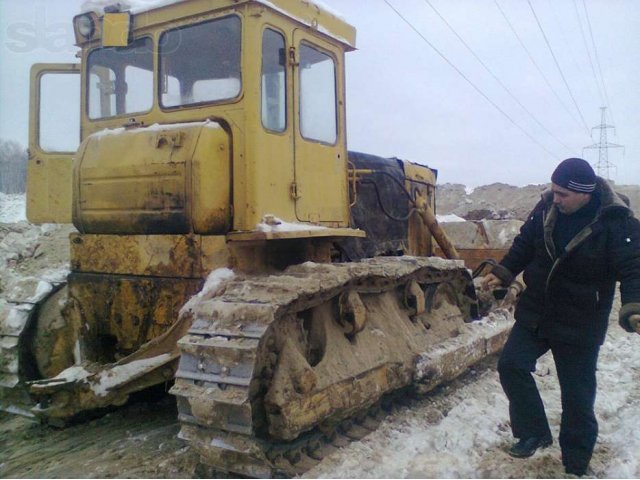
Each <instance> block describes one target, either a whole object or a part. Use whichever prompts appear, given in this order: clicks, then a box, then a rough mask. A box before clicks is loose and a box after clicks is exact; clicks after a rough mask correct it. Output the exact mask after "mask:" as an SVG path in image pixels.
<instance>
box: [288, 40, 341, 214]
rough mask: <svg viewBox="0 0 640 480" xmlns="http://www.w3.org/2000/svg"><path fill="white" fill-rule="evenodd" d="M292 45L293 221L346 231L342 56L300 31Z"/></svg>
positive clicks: (330, 46) (327, 45)
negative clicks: (313, 223) (319, 223)
mask: <svg viewBox="0 0 640 480" xmlns="http://www.w3.org/2000/svg"><path fill="white" fill-rule="evenodd" d="M293 40H294V47H293V55H294V57H295V61H294V65H295V68H294V75H293V78H294V92H295V94H294V98H295V115H294V117H295V122H296V128H295V134H294V151H295V160H294V165H295V184H294V188H293V192H292V194H293V197H294V199H295V202H296V217H297V219H298V220H299V221H302V222H327V223H330V224H331V226H347V225H348V219H349V202H348V193H347V188H348V186H347V163H346V162H347V158H346V156H347V153H346V141H345V132H344V130H345V128H344V101H343V99H344V80H343V79H344V74H343V58H344V55H343V52H342V50H341V49H340V48H339V47H337V46H334V45H331V44H329V43H328V42H324V41H322V40H320V39H319V38H317V37H314V36H312V35H311V34H309V33H307V32H305V31H303V30H295V31H294V35H293Z"/></svg>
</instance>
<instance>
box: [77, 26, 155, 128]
mask: <svg viewBox="0 0 640 480" xmlns="http://www.w3.org/2000/svg"><path fill="white" fill-rule="evenodd" d="M88 64H89V69H88V82H89V83H88V88H87V92H88V102H87V110H88V114H89V118H91V119H92V120H95V119H99V118H108V117H115V116H118V115H125V114H131V113H138V112H145V111H147V110H150V109H151V107H152V106H153V42H152V40H151V39H150V38H147V37H145V38H140V39H138V40H136V41H134V42H132V43H131V44H130V45H128V46H126V47H107V48H99V49H97V50H94V51H92V52H91V53H90V54H89V61H88Z"/></svg>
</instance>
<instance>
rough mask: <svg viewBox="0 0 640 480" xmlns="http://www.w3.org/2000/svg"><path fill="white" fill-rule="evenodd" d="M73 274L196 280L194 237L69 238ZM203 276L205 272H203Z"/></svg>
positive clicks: (197, 261)
mask: <svg viewBox="0 0 640 480" xmlns="http://www.w3.org/2000/svg"><path fill="white" fill-rule="evenodd" d="M70 245H71V269H72V271H74V272H87V273H108V274H120V275H145V276H157V277H184V278H199V277H202V276H203V272H202V268H201V237H200V236H198V235H90V234H88V235H83V234H72V235H71V242H70ZM204 275H206V272H205V273H204Z"/></svg>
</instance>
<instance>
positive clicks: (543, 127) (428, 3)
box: [424, 0, 571, 150]
mask: <svg viewBox="0 0 640 480" xmlns="http://www.w3.org/2000/svg"><path fill="white" fill-rule="evenodd" d="M424 2H425V3H426V4H427V5H429V6H430V7H431V9H432V10H433V11H434V12H435V13H436V15H438V17H440V19H441V20H442V21H443V22H444V23H445V25H446V26H447V27H449V30H451V31H452V32H453V34H454V35H455V36H456V37H457V38H458V40H460V42H462V44H463V45H464V46H465V47H466V49H467V50H469V52H470V53H471V55H473V56H474V58H475V59H476V60H477V61H478V62H479V63H480V65H482V66H483V68H484V69H485V70H486V71H487V72H488V73H489V75H491V76H492V77H493V79H494V80H495V81H496V82H498V84H499V85H500V86H501V87H502V88H503V89H504V90H505V91H506V92H507V93H508V94H509V95H510V96H511V98H513V100H514V101H515V102H516V103H517V104H518V105H520V108H522V109H523V110H524V111H525V112H526V113H527V114H528V115H529V116H530V117H531V118H532V119H533V120H534V121H535V122H536V123H537V124H538V125H540V127H541V128H542V129H543V130H544V131H545V132H547V133H548V134H549V135H550V136H551V137H553V138H554V139H555V140H556V141H557V142H558V143H559V144H560V145H562V146H563V147H564V148H566V149H567V150H571V147H569V146H567V145H566V144H565V143H563V142H562V140H560V139H559V138H558V137H556V136H555V135H554V134H553V133H552V132H550V131H549V130H548V129H547V127H545V126H544V125H543V124H542V123H541V122H540V121H539V120H538V119H537V118H536V117H535V115H533V113H531V112H530V111H529V110H528V109H527V107H525V106H524V105H523V104H522V102H520V100H518V98H517V97H516V96H515V95H514V94H513V93H512V92H511V90H509V88H507V86H506V85H505V84H504V83H503V82H502V81H501V80H500V79H499V78H498V77H497V76H496V75H495V74H494V73H493V72H492V71H491V69H490V68H489V67H488V66H487V65H486V64H485V63H484V62H483V61H482V59H481V58H480V57H479V56H478V55H477V54H476V52H474V51H473V49H472V48H471V47H470V46H469V45H468V44H467V42H465V41H464V39H463V38H462V37H461V36H460V35H459V34H458V32H457V31H456V30H455V29H454V28H453V27H452V26H451V24H449V22H448V21H447V20H446V19H445V18H444V17H443V16H442V15H441V14H440V12H439V11H438V10H437V9H436V7H434V6H433V4H432V3H431V2H430V1H429V0H424Z"/></svg>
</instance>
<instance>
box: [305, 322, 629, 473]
mask: <svg viewBox="0 0 640 480" xmlns="http://www.w3.org/2000/svg"><path fill="white" fill-rule="evenodd" d="M494 361H495V360H494ZM535 375H536V380H537V382H538V385H539V388H540V391H541V394H542V397H543V400H544V402H545V405H546V409H547V415H548V417H549V422H550V424H551V428H552V432H553V434H554V437H555V440H554V442H555V443H554V444H553V446H552V447H550V448H548V449H545V450H542V451H538V452H537V453H536V454H535V455H534V456H533V457H532V458H529V459H524V460H521V459H514V458H511V457H510V456H509V455H507V454H506V453H505V450H506V449H507V448H508V447H509V446H510V445H511V443H512V442H513V439H512V436H511V431H510V427H509V418H508V404H507V400H506V398H505V396H504V394H503V392H502V388H501V386H500V382H499V380H498V375H497V373H496V371H495V368H493V367H492V368H489V369H486V370H483V371H481V372H480V373H477V374H475V375H474V374H472V375H471V376H469V377H468V378H467V379H465V381H464V382H455V383H454V384H452V385H451V386H449V387H447V388H444V389H442V390H440V391H437V392H435V393H434V395H433V396H431V397H428V398H425V399H424V400H421V401H419V402H414V403H413V404H412V405H411V406H410V407H407V408H403V409H402V410H401V411H398V412H396V413H394V414H392V415H391V416H390V417H388V418H387V419H386V420H385V421H384V422H383V424H382V425H381V427H380V428H379V429H378V430H376V431H375V432H374V433H372V434H371V435H369V436H367V437H366V438H365V439H363V440H361V441H359V442H355V443H352V444H351V445H349V446H348V447H346V448H343V449H341V450H340V451H338V452H336V453H334V454H333V455H331V456H330V457H327V458H325V459H324V460H323V461H322V462H321V463H320V464H319V465H318V466H316V467H315V468H314V469H312V470H311V471H309V472H307V474H306V475H305V477H307V478H314V477H317V478H341V477H344V478H575V477H574V476H572V475H567V474H565V473H564V469H563V467H562V462H561V457H560V447H559V445H558V442H557V438H558V433H559V427H560V414H561V409H560V390H559V387H558V381H557V377H556V373H555V367H554V365H553V359H552V357H551V356H550V354H547V355H545V356H544V357H542V359H541V361H540V362H539V363H538V368H537V370H536V374H535ZM639 380H640V336H638V335H631V334H628V333H626V332H624V331H623V330H622V329H621V328H620V327H619V326H618V325H617V319H616V318H615V316H614V315H612V319H611V327H610V329H609V335H608V337H607V341H606V343H605V345H604V346H603V348H602V350H601V353H600V362H599V368H598V397H597V400H596V414H597V417H598V421H599V423H600V434H599V437H598V443H597V445H596V449H595V452H594V457H593V459H592V461H591V471H590V475H589V476H592V477H595V478H638V477H639V476H640V462H639V460H640V459H639V458H638V453H637V452H638V451H640V416H638V415H637V412H638V411H639V409H640V383H639Z"/></svg>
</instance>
